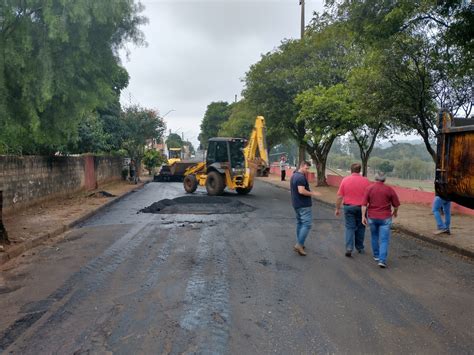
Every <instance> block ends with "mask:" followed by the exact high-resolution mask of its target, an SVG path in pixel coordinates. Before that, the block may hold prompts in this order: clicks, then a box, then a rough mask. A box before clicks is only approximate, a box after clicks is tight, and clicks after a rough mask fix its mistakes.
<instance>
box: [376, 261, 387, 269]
mask: <svg viewBox="0 0 474 355" xmlns="http://www.w3.org/2000/svg"><path fill="white" fill-rule="evenodd" d="M378 265H379V266H380V267H381V268H382V269H385V268H386V267H387V264H385V263H384V262H383V261H379V263H378Z"/></svg>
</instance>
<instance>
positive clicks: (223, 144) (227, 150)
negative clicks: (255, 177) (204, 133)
mask: <svg viewBox="0 0 474 355" xmlns="http://www.w3.org/2000/svg"><path fill="white" fill-rule="evenodd" d="M246 142H247V141H246V139H244V138H219V137H218V138H211V139H209V144H208V147H207V156H206V167H207V170H208V171H211V170H217V171H219V172H220V173H224V170H225V169H227V168H229V169H230V173H231V175H239V174H243V173H244V169H245V156H244V147H245V144H246Z"/></svg>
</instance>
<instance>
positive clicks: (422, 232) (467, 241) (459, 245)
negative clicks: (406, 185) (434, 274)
mask: <svg viewBox="0 0 474 355" xmlns="http://www.w3.org/2000/svg"><path fill="white" fill-rule="evenodd" d="M258 179H259V180H260V181H263V182H267V183H271V184H274V185H277V186H280V187H282V188H285V189H289V188H290V183H289V181H280V179H279V176H277V175H272V174H271V175H270V176H269V177H265V178H258ZM312 185H313V186H312V189H314V190H316V191H318V192H319V193H321V196H320V197H318V198H316V200H318V201H320V202H322V203H324V204H327V205H330V206H331V207H334V206H335V201H336V195H337V188H336V187H332V186H325V187H315V186H314V184H312ZM342 218H343V217H342ZM394 227H395V228H397V229H399V230H400V231H402V232H403V233H405V234H408V235H411V236H413V237H416V238H418V239H422V240H424V241H426V242H429V243H432V244H436V245H438V246H442V247H445V248H448V249H450V250H453V251H455V252H458V253H460V254H462V255H465V256H469V257H471V258H474V232H473V230H474V217H473V216H468V215H463V214H459V213H456V212H452V215H451V235H447V234H442V235H434V234H433V232H434V231H435V230H436V223H435V219H434V217H433V213H432V212H431V207H430V206H425V205H415V204H402V206H400V209H399V216H398V218H396V219H395V220H394Z"/></svg>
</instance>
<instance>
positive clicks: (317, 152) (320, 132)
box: [295, 84, 350, 186]
mask: <svg viewBox="0 0 474 355" xmlns="http://www.w3.org/2000/svg"><path fill="white" fill-rule="evenodd" d="M295 102H296V103H297V104H298V105H299V107H300V111H299V115H298V121H300V122H303V123H304V126H305V127H306V129H307V134H306V139H307V140H306V141H305V144H306V149H307V150H308V153H309V155H310V156H311V158H312V159H313V161H314V162H315V163H316V171H317V179H318V186H324V185H327V183H326V162H327V157H328V154H329V151H330V149H331V146H332V143H333V142H334V140H335V139H336V138H337V137H338V136H339V135H341V134H343V133H345V132H346V131H347V127H346V126H345V123H344V117H346V116H348V115H349V114H350V105H349V104H348V101H347V91H346V89H345V88H344V85H343V84H337V85H334V86H331V87H329V88H325V87H323V86H317V87H315V88H313V89H310V90H306V91H304V92H302V93H301V94H299V95H298V96H297V97H296V99H295Z"/></svg>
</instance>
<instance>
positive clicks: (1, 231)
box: [0, 190, 10, 244]
mask: <svg viewBox="0 0 474 355" xmlns="http://www.w3.org/2000/svg"><path fill="white" fill-rule="evenodd" d="M2 209H3V191H1V190H0V244H10V240H9V239H8V233H7V230H6V229H5V227H4V226H3V217H2V216H3V213H2Z"/></svg>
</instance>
